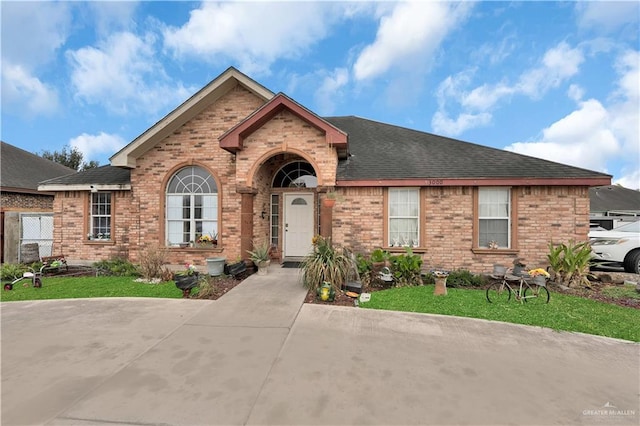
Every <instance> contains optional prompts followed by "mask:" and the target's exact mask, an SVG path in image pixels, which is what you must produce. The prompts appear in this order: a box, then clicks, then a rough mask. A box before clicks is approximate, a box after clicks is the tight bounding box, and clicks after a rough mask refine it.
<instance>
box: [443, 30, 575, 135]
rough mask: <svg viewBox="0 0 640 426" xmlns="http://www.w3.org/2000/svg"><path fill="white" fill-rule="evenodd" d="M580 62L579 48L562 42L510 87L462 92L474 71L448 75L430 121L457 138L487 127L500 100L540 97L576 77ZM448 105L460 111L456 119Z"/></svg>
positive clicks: (505, 84)
mask: <svg viewBox="0 0 640 426" xmlns="http://www.w3.org/2000/svg"><path fill="white" fill-rule="evenodd" d="M583 61H584V55H583V53H582V51H581V49H580V48H571V47H570V46H569V45H568V44H567V43H565V42H561V43H559V44H558V45H557V46H555V47H553V48H551V49H549V50H547V51H546V52H545V54H544V56H543V57H542V59H541V60H540V63H539V65H537V66H536V67H535V68H532V69H530V70H527V71H525V72H523V73H522V74H521V75H520V76H519V77H518V79H517V81H516V82H515V83H513V84H510V83H509V82H507V81H500V82H498V83H494V84H488V83H487V84H483V85H481V86H478V87H476V88H474V89H471V90H465V87H466V86H468V85H469V84H470V83H471V80H472V76H473V72H469V71H463V72H461V73H459V74H457V75H456V76H453V77H452V76H449V77H447V78H446V79H444V80H443V81H442V82H441V83H440V85H439V87H438V91H437V93H438V107H439V109H438V111H437V112H436V113H435V114H434V117H433V119H432V126H433V127H434V131H436V132H444V133H446V134H448V135H451V136H456V135H459V134H461V133H462V132H464V131H466V130H469V129H471V128H475V127H479V126H485V125H488V124H489V123H490V122H491V111H492V110H493V109H495V108H496V105H498V104H499V103H500V102H501V101H503V100H504V99H509V98H511V97H513V96H516V95H522V96H527V97H529V98H532V99H537V98H540V97H541V96H542V95H544V94H545V93H547V92H548V91H549V90H551V89H553V88H557V87H558V86H560V84H561V83H563V82H564V81H566V80H567V79H569V78H570V77H572V76H574V75H576V74H577V73H578V72H579V70H580V65H581V64H582V62H583ZM449 103H453V104H454V105H456V106H459V107H460V108H461V111H460V112H459V117H458V118H457V119H452V118H449V117H448V113H447V108H448V104H449ZM470 117H479V118H476V119H470Z"/></svg>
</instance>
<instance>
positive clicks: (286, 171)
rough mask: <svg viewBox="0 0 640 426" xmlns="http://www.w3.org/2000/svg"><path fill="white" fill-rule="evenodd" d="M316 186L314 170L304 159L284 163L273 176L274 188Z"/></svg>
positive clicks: (316, 180)
mask: <svg viewBox="0 0 640 426" xmlns="http://www.w3.org/2000/svg"><path fill="white" fill-rule="evenodd" d="M317 186H318V178H317V177H316V171H315V170H313V166H311V164H309V163H307V162H306V161H294V162H292V163H289V164H285V165H284V166H282V167H281V168H280V170H278V172H277V173H276V175H275V177H274V178H273V187H274V188H315V187H317Z"/></svg>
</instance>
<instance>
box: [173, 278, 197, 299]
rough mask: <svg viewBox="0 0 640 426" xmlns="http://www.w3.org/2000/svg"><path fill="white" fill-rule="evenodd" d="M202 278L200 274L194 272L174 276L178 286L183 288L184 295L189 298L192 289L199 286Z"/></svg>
mask: <svg viewBox="0 0 640 426" xmlns="http://www.w3.org/2000/svg"><path fill="white" fill-rule="evenodd" d="M199 280H200V274H199V273H198V272H194V273H193V274H191V275H180V274H176V275H174V276H173V281H175V283H176V287H178V288H179V289H180V290H182V297H183V298H187V297H189V295H190V294H191V289H193V288H194V287H197V286H198V281H199Z"/></svg>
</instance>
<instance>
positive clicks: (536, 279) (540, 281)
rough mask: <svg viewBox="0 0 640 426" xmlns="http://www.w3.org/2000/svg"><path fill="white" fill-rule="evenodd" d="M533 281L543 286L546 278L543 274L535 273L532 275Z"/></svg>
mask: <svg viewBox="0 0 640 426" xmlns="http://www.w3.org/2000/svg"><path fill="white" fill-rule="evenodd" d="M533 283H534V284H537V285H540V286H544V285H546V284H547V279H546V278H545V277H544V275H536V276H535V277H533Z"/></svg>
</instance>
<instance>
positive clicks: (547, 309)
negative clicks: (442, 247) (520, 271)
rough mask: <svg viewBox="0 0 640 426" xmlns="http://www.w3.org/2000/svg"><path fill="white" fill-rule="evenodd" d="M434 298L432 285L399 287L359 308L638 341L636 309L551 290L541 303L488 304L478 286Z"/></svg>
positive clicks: (639, 321) (639, 316) (374, 295)
mask: <svg viewBox="0 0 640 426" xmlns="http://www.w3.org/2000/svg"><path fill="white" fill-rule="evenodd" d="M447 290H448V294H447V295H446V296H434V295H433V285H427V286H420V287H402V288H393V289H389V290H383V291H377V292H373V293H371V301H370V302H367V303H361V304H360V306H361V307H363V308H371V309H387V310H394V311H405V312H421V313H429V314H441V315H455V316H460V317H470V318H482V319H488V320H494V321H504V322H510V323H515V324H526V325H534V326H541V327H549V328H552V329H555V330H565V331H576V332H582V333H589V334H596V335H600V336H608V337H615V338H619V339H626V340H631V341H634V342H640V326H639V324H640V310H638V309H633V308H624V307H621V306H616V305H611V304H607V303H602V302H596V301H593V300H588V299H584V298H580V297H574V296H568V295H563V294H557V293H553V292H552V293H551V300H550V301H549V304H546V305H535V304H527V303H526V302H525V303H524V304H521V303H520V302H516V301H514V300H513V298H512V299H511V301H510V302H508V303H501V304H496V303H488V302H487V300H486V298H485V292H484V290H466V289H458V288H449V289H447Z"/></svg>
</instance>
